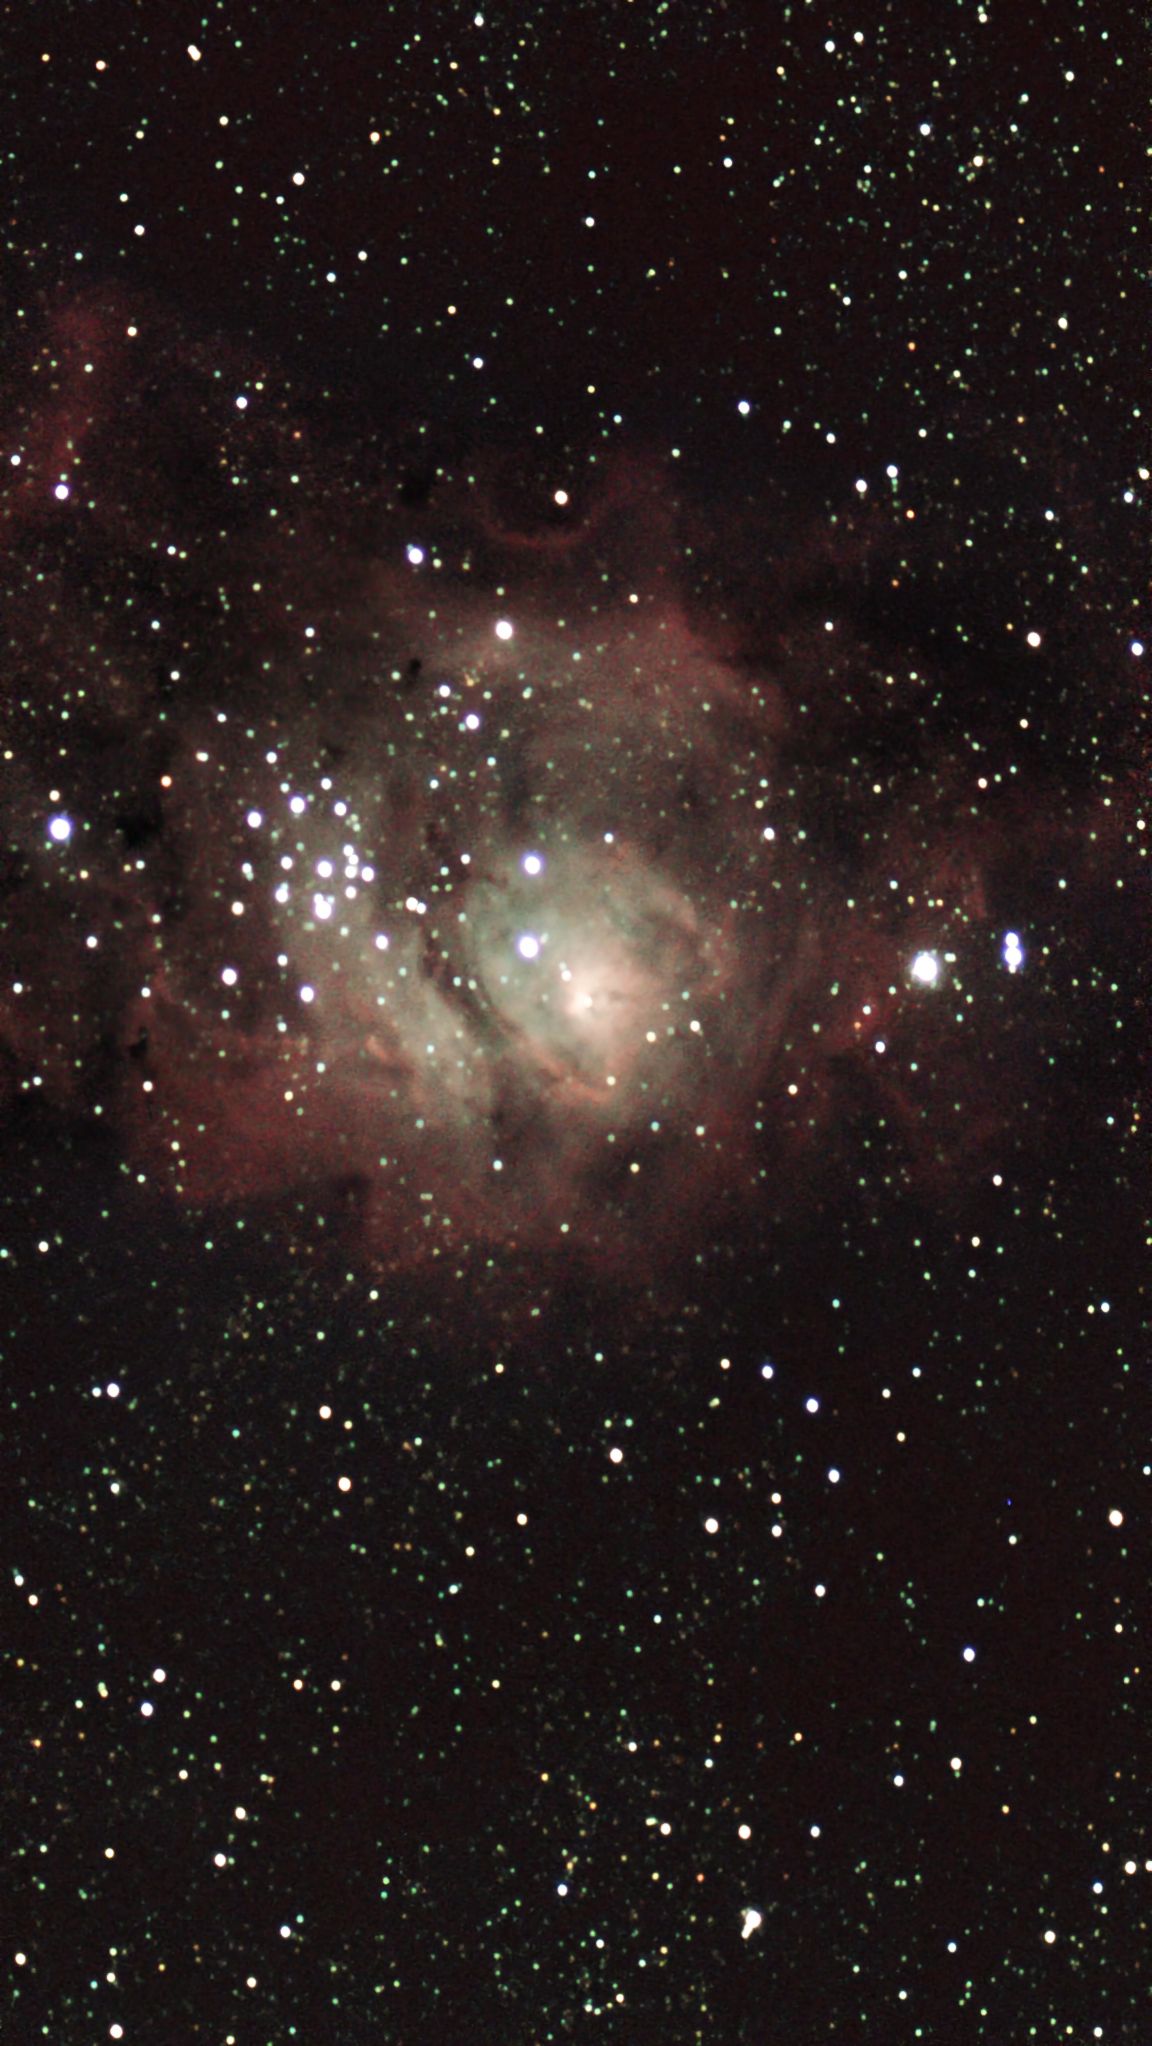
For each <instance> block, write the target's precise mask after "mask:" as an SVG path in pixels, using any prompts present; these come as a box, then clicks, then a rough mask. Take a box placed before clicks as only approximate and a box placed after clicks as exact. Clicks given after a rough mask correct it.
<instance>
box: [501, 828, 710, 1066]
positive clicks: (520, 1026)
mask: <svg viewBox="0 0 1152 2046" xmlns="http://www.w3.org/2000/svg"><path fill="white" fill-rule="evenodd" d="M525 866H526V863H525V862H521V863H520V867H519V868H517V867H516V866H514V865H510V867H509V869H508V870H507V872H506V874H505V875H503V876H500V877H497V878H495V879H493V880H492V881H488V882H485V883H483V884H482V885H481V886H480V887H479V888H477V889H476V890H475V891H474V894H473V896H472V899H471V901H470V903H469V910H468V927H469V930H470V933H471V944H472V947H473V950H472V953H471V957H470V962H469V963H470V966H471V969H472V971H473V973H474V975H475V976H476V978H477V981H478V983H479V985H480V986H481V987H482V988H483V990H484V993H485V996H486V999H487V1001H488V1002H489V1003H490V1005H491V1008H492V1010H493V1013H494V1014H495V1016H496V1017H497V1018H498V1020H499V1024H500V1027H501V1028H502V1030H503V1031H504V1032H505V1033H507V1035H508V1037H509V1039H510V1040H514V1041H515V1042H516V1044H517V1046H518V1048H519V1050H520V1052H521V1053H522V1054H523V1055H526V1056H527V1057H528V1059H529V1062H530V1063H533V1064H535V1065H536V1066H537V1067H538V1068H539V1069H540V1070H541V1072H543V1073H546V1074H548V1075H550V1076H551V1077H553V1078H562V1077H570V1078H572V1079H573V1080H577V1081H579V1082H581V1083H582V1084H583V1085H584V1086H591V1087H592V1088H593V1089H596V1088H598V1087H600V1086H615V1085H616V1084H617V1082H618V1081H619V1080H620V1079H621V1078H622V1077H624V1076H626V1075H627V1073H628V1071H629V1070H630V1069H631V1067H632V1066H633V1064H634V1063H635V1061H636V1059H637V1058H638V1057H640V1056H641V1055H642V1054H646V1053H647V1052H649V1051H650V1050H651V1048H652V1047H655V1046H659V1045H662V1044H664V1043H666V1042H667V1040H668V1039H669V1038H670V1037H673V1036H677V1037H678V1036H681V1035H682V1033H683V1032H684V1031H685V1030H686V1028H687V1023H688V1014H687V1009H686V1004H689V1003H690V1000H691V997H692V995H693V993H694V992H697V991H700V989H701V983H702V982H704V981H707V980H708V979H709V978H710V977H711V976H712V974H713V971H714V968H713V963H712V960H711V953H710V947H709V945H708V943H707V942H706V940H705V939H704V937H703V935H702V934H701V932H700V931H699V929H698V925H697V919H696V916H695V913H694V911H693V909H692V907H691V905H690V903H689V902H688V901H687V899H686V897H685V896H684V895H683V894H682V893H680V892H679V891H678V890H677V889H676V888H675V887H674V886H673V885H672V884H671V883H670V882H668V881H667V880H665V879H664V878H663V877H662V876H661V875H660V874H659V873H657V872H654V871H653V870H652V869H651V868H650V867H648V866H646V865H645V864H644V862H643V861H642V860H640V859H639V858H638V857H637V856H636V855H635V854H634V853H633V851H632V849H631V848H629V847H628V846H627V845H616V844H604V845H596V844H595V843H593V844H584V845H579V846H576V847H570V848H566V849H565V850H564V851H563V852H561V853H560V854H558V855H557V856H555V857H552V858H550V859H549V860H548V861H547V863H546V865H544V864H543V863H541V864H539V865H534V866H533V867H532V868H528V869H527V871H525Z"/></svg>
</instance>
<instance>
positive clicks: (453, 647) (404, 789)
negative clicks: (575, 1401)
mask: <svg viewBox="0 0 1152 2046" xmlns="http://www.w3.org/2000/svg"><path fill="white" fill-rule="evenodd" d="M27 351H28V352H27V357H26V360H25V361H24V363H23V365H22V366H21V365H17V366H16V369H15V370H14V371H13V374H12V377H11V380H10V385H9V388H8V391H7V404H6V411H5V422H4V432H5V438H6V446H5V450H4V453H5V456H6V462H7V466H6V469H5V472H4V473H5V485H4V490H5V495H4V499H3V505H2V515H3V520H4V527H5V533H6V541H7V550H8V560H9V582H10V593H11V596H12V606H11V615H12V628H11V632H10V636H9V644H8V649H7V654H6V661H5V672H4V676H3V696H2V708H3V735H4V760H5V769H6V776H7V784H6V786H7V797H8V802H7V811H8V817H9V830H8V849H7V865H6V871H5V874H4V876H3V888H4V895H3V915H4V938H5V952H6V958H7V961H8V963H9V965H10V967H11V971H10V973H9V974H8V975H7V976H6V985H5V989H4V993H3V1000H2V1005H0V1044H2V1049H3V1068H2V1070H3V1089H4V1098H5V1100H6V1101H7V1104H8V1107H9V1110H10V1111H14V1109H15V1107H16V1105H17V1104H19V1103H20V1102H26V1101H28V1100H29V1099H31V1100H34V1101H36V1100H38V1101H40V1102H42V1103H46V1104H48V1105H50V1106H51V1107H52V1108H53V1109H54V1110H55V1111H56V1112H58V1113H63V1114H66V1115H71V1116H74V1117H75V1118H77V1119H78V1121H83V1120H84V1119H85V1118H87V1119H89V1120H92V1119H97V1118H98V1119H100V1120H101V1126H102V1127H103V1128H104V1129H106V1130H110V1131H112V1132H113V1136H114V1141H115V1142H116V1143H117V1145H118V1146H119V1147H120V1149H121V1151H122V1154H123V1157H124V1159H125V1161H126V1163H127V1164H128V1165H129V1166H130V1168H131V1169H132V1170H133V1171H134V1172H135V1174H136V1175H137V1177H138V1178H140V1179H143V1180H144V1181H146V1182H159V1183H160V1184H161V1185H162V1186H163V1187H165V1188H166V1189H168V1191H169V1192H170V1194H171V1195H172V1196H173V1197H174V1198H177V1199H179V1200H180V1201H182V1202H185V1203H191V1204H194V1205H198V1206H204V1207H212V1206H220V1205H224V1206H227V1207H231V1208H233V1209H234V1208H235V1207H236V1206H237V1204H240V1203H243V1202H263V1203H266V1204H269V1205H272V1206H278V1207H279V1209H280V1211H281V1213H282V1214H284V1215H286V1216H288V1217H289V1218H290V1217H291V1215H293V1214H300V1213H303V1212H304V1211H308V1212H310V1213H312V1214H317V1213H319V1214H320V1215H321V1216H322V1217H324V1218H327V1217H329V1216H330V1217H333V1218H335V1219H334V1222H333V1228H334V1229H335V1230H336V1232H337V1234H338V1235H339V1237H340V1240H342V1241H348V1240H349V1239H351V1240H352V1242H353V1243H354V1247H355V1249H356V1250H357V1252H358V1253H359V1254H360V1255H363V1256H364V1257H366V1258H368V1259H370V1260H371V1261H373V1262H375V1263H377V1264H380V1265H385V1266H389V1267H391V1268H393V1269H397V1270H399V1269H408V1270H411V1269H415V1268H418V1269H420V1270H421V1271H423V1272H429V1271H430V1272H433V1273H435V1272H436V1271H437V1270H439V1269H444V1270H452V1271H453V1272H457V1273H460V1272H464V1271H467V1270H473V1271H474V1270H476V1269H478V1268H481V1269H483V1268H490V1267H491V1266H493V1265H494V1264H499V1265H502V1266H503V1267H504V1268H505V1269H510V1268H511V1266H512V1264H513V1263H514V1262H515V1261H516V1260H519V1261H520V1262H521V1264H522V1265H523V1263H524V1261H527V1264H528V1265H529V1266H530V1267H531V1268H532V1269H533V1270H534V1271H536V1272H540V1271H542V1270H543V1269H544V1267H545V1266H546V1265H547V1264H548V1263H549V1262H550V1261H559V1263H560V1264H562V1265H565V1266H569V1267H573V1266H581V1267H584V1266H590V1267H592V1268H593V1269H595V1270H597V1271H600V1272H605V1271H610V1272H612V1273H615V1274H618V1275H620V1276H621V1277H623V1278H624V1279H628V1278H636V1277H642V1278H643V1279H644V1280H645V1282H646V1281H647V1279H648V1278H649V1277H650V1275H651V1274H652V1273H653V1271H655V1270H656V1269H657V1267H658V1266H660V1265H664V1266H667V1265H669V1264H671V1263H675V1261H676V1260H677V1259H679V1258H681V1257H683V1256H684V1255H686V1254H688V1248H689V1246H692V1245H695V1246H697V1247H698V1246H699V1245H700V1244H701V1243H706V1242H708V1241H712V1242H716V1241H718V1240H720V1239H721V1238H722V1237H723V1236H724V1235H725V1234H730V1233H731V1232H732V1231H733V1230H735V1229H738V1228H740V1227H743V1226H750V1227H752V1228H753V1229H760V1228H762V1227H763V1226H764V1216H765V1214H766V1213H767V1212H768V1211H769V1210H770V1209H773V1208H774V1209H775V1210H777V1211H778V1210H779V1209H780V1208H781V1206H783V1205H786V1204H788V1203H793V1204H794V1203H796V1202H797V1201H800V1200H802V1199H803V1198H804V1197H805V1190H806V1189H808V1190H809V1191H810V1190H811V1189H812V1188H814V1187H818V1186H819V1185H820V1183H821V1174H822V1172H824V1171H826V1170H827V1169H829V1161H834V1160H835V1159H836V1158H837V1157H839V1158H840V1159H841V1161H843V1159H844V1156H845V1146H846V1145H850V1141H851V1140H850V1138H849V1136H848V1135H847V1132H849V1131H850V1130H851V1129H852V1128H853V1127H855V1126H856V1125H857V1124H858V1123H859V1121H860V1119H861V1118H862V1117H864V1118H866V1119H870V1121H871V1124H872V1126H873V1127H874V1128H875V1129H880V1130H883V1131H885V1132H886V1133H888V1135H889V1136H891V1137H892V1138H893V1140H894V1141H896V1142H897V1143H898V1144H899V1146H900V1147H902V1158H903V1163H902V1164H901V1166H900V1167H899V1169H900V1170H901V1171H902V1172H904V1173H906V1174H908V1175H911V1176H912V1177H913V1178H914V1177H915V1175H916V1174H917V1173H921V1174H928V1173H934V1174H937V1175H939V1174H940V1173H941V1172H944V1173H947V1172H954V1171H957V1170H961V1169H963V1164H964V1161H965V1160H966V1159H969V1158H970V1157H971V1156H972V1153H973V1147H974V1145H975V1144H977V1143H978V1142H979V1141H981V1140H982V1139H983V1137H984V1136H985V1135H986V1134H987V1132H989V1131H990V1130H991V1131H995V1130H997V1129H1002V1128H1003V1126H1004V1120H1005V1117H1006V1114H1007V1113H1008V1110H1009V1105H1010V1101H1011V1098H1012V1093H1013V1089H1014V1088H1015V1087H1016V1086H1018V1084H1019V1068H1018V1057H1017V1054H1016V1053H1015V1052H1014V1051H1013V1050H1012V1049H1011V1047H1010V1046H1007V1038H1006V1037H1005V1034H1004V1033H1003V1032H1001V1033H1000V1039H1001V1040H1002V1041H997V1037H996V1033H992V1032H989V1031H988V1030H985V1031H984V1033H983V1035H982V1037H980V1038H979V1040H978V1048H977V1052H976V1054H975V1055H974V1052H973V1045H974V1043H975V1042H977V1040H975V1039H974V1036H973V1029H972V1027H971V1015H970V1012H971V1009H972V1003H973V1000H974V993H975V995H978V996H979V998H980V1010H979V1016H980V1017H981V1018H983V1017H987V1016H989V1015H990V1014H991V1013H992V1000H993V994H992V991H993V989H994V988H995V987H996V986H1002V985H1003V982H1004V976H1005V973H1006V972H1008V971H1011V972H1013V973H1015V971H1016V970H1017V968H1018V967H1020V966H1021V965H1023V964H1024V962H1025V961H1026V959H1027V953H1028V945H1029V943H1030V939H1028V937H1027V935H1025V937H1024V938H1022V937H1021V935H1020V933H1019V932H1018V931H1015V930H1012V931H1011V933H1010V935H1011V938H1012V940H1013V943H1014V945H1015V948H1016V949H1015V950H1014V951H1013V952H1011V954H1010V955H1008V954H1007V953H1006V952H1005V944H1006V937H1005V928H1006V925H1005V918H1006V916H1007V915H1008V914H1009V913H1010V909H1011V900H1012V895H1011V879H1010V876H1011V872H1012V870H1013V867H1014V865H1015V867H1016V868H1019V864H1020V861H1021V859H1022V858H1023V857H1027V858H1030V859H1032V860H1033V861H1035V860H1040V859H1044V858H1047V857H1048V856H1049V854H1050V851H1051V848H1052V846H1053V844H1054V843H1057V842H1060V843H1063V844H1070V843H1078V844H1083V843H1085V842H1086V841H1087V840H1088V839H1089V838H1091V839H1092V840H1093V843H1095V844H1097V845H1099V844H1103V843H1104V842H1105V841H1106V840H1107V839H1108V833H1109V832H1110V831H1111V832H1112V833H1113V836H1114V833H1115V830H1116V829H1117V828H1118V820H1119V814H1120V812H1119V808H1113V809H1111V811H1110V813H1109V816H1106V812H1108V809H1109V802H1110V799H1108V802H1106V803H1105V805H1104V806H1103V807H1100V805H1099V804H1095V805H1093V803H1092V802H1091V801H1089V799H1088V798H1086V797H1084V796H1078V797H1076V799H1075V800H1073V798H1072V797H1071V796H1070V795H1069V791H1068V789H1067V787H1065V786H1063V785H1060V784H1059V783H1057V782H1056V781H1054V780H1053V778H1052V776H1051V775H1049V776H1048V780H1047V782H1045V781H1044V780H1043V778H1042V776H1041V774H1040V772H1039V769H1038V767H1037V763H1036V757H1035V756H1033V757H1032V759H1031V762H1030V763H1029V761H1028V759H1027V756H1026V750H1025V749H1026V747H1027V741H1026V739H1024V738H1023V737H1022V734H1023V733H1024V732H1025V731H1026V729H1027V726H1028V719H1027V718H1020V717H1019V716H1017V715H1016V712H1017V711H1018V709H1019V707H1020V702H1021V700H1022V699H1021V698H1020V697H1019V696H1015V697H1014V696H1013V694H1012V691H1013V689H1014V688H1016V687H1017V686H1019V687H1020V688H1023V686H1024V684H1022V683H1021V684H1019V685H1017V683H1016V682H1015V681H1014V680H1013V675H1014V673H1015V671H1011V672H1008V671H1005V672H1006V674H1007V680H1005V679H1004V678H1003V677H1001V678H1000V680H999V681H998V685H997V690H996V691H992V692H990V693H989V694H988V696H987V698H986V699H983V700H982V699H981V698H980V696H979V693H978V691H975V692H974V691H973V688H972V686H971V685H969V684H966V685H965V687H966V689H967V691H968V693H967V695H966V697H965V698H964V699H963V701H964V703H965V706H966V709H965V717H966V718H967V720H968V724H967V725H964V719H963V718H960V717H958V715H957V712H956V709H955V703H956V701H957V700H958V698H957V693H956V689H955V685H953V695H952V697H951V698H949V695H948V689H947V686H946V685H947V683H948V680H949V671H948V670H947V668H944V667H941V666H940V664H939V660H938V657H937V656H935V655H934V653H933V647H934V645H935V643H936V638H937V637H938V635H935V621H934V620H933V621H932V622H931V625H930V627H929V628H928V629H925V628H924V626H923V623H921V624H920V625H919V626H918V627H916V628H915V630H914V629H913V627H912V626H911V625H910V623H909V617H908V614H907V613H899V612H897V611H895V610H894V608H893V607H895V605H896V603H897V599H896V598H895V597H894V596H892V595H891V593H892V592H895V591H899V590H900V589H901V587H902V585H905V584H907V583H908V581H909V580H910V579H912V580H914V576H913V574H912V571H913V570H914V567H915V564H914V562H913V563H912V564H911V568H910V564H909V557H908V540H907V536H906V532H905V531H904V530H903V528H902V527H901V524H900V522H899V520H898V519H897V518H896V516H895V515H894V514H888V513H884V514H881V513H879V512H877V511H875V510H871V509H863V508H857V507H855V506H852V507H848V508H843V507H842V508H841V509H839V510H836V511H835V512H833V513H828V512H827V511H823V510H820V509H818V508H817V509H815V510H814V509H813V508H812V507H811V506H809V507H806V508H801V509H800V510H798V509H797V507H796V505H795V503H794V502H793V503H790V504H787V505H785V504H784V502H783V500H782V498H781V497H780V495H779V493H775V494H773V493H772V492H769V491H768V490H765V491H764V492H763V493H762V496H761V498H760V500H759V501H757V502H746V503H745V504H743V505H742V506H736V505H733V504H731V503H723V504H720V503H719V502H718V501H714V502H712V503H711V504H707V503H704V502H701V501H699V500H696V501H694V500H693V499H692V497H691V494H690V493H685V492H684V491H683V490H682V488H681V487H680V486H679V485H678V484H677V483H676V481H675V480H674V478H673V476H672V474H671V472H670V467H669V465H667V464H665V463H662V462H661V461H659V460H657V459H655V458H653V457H652V456H650V455H639V454H637V453H636V452H635V451H633V452H631V453H630V454H628V455H626V456H625V455H622V454H621V455H616V456H614V457H613V458H612V459H611V460H608V459H605V458H604V457H603V456H601V455H599V454H597V453H595V452H593V453H591V454H586V455H585V456H583V457H581V458H580V460H579V461H577V460H576V459H575V458H573V457H568V458H566V459H565V461H564V462H563V463H562V464H556V463H555V462H552V463H550V461H549V460H548V459H547V458H543V457H541V458H537V457H535V456H533V457H530V458H529V457H524V456H521V457H518V458H513V457H512V456H510V455H509V453H508V451H507V450H497V449H494V448H487V449H483V448H476V447H475V446H468V447H466V448H464V449H463V450H461V449H459V448H457V449H454V450H452V449H445V448H443V447H442V448H441V449H440V450H439V452H437V451H436V450H435V447H434V438H435V437H434V436H433V435H431V434H429V432H428V431H427V430H419V431H417V430H413V431H412V432H410V433H409V434H408V435H407V436H405V435H403V434H394V435H392V436H391V438H381V439H380V441H379V442H378V443H374V444H372V445H371V446H370V447H368V448H367V450H366V449H365V446H364V445H363V444H362V443H359V444H357V445H356V446H354V447H349V446H347V445H346V444H342V443H341V441H340V437H339V435H338V434H335V433H334V434H333V435H332V437H331V438H330V439H328V440H325V439H324V438H323V436H322V435H321V434H320V433H319V432H318V430H317V429H316V426H315V424H314V423H313V422H314V413H315V407H310V406H309V405H308V404H307V403H306V402H304V400H302V399H301V398H300V397H299V396H298V395H297V394H295V393H294V392H292V391H291V390H290V389H289V388H288V387H287V386H286V385H284V384H282V383H279V384H278V383H277V382H276V380H275V379H274V378H272V377H271V376H270V373H268V372H266V371H265V372H258V371H257V370H256V368H255V367H254V366H253V365H252V364H251V363H249V362H246V361H244V360H243V359H241V358H238V357H234V356H229V355H228V353H227V351H225V350H223V349H221V348H220V347H219V346H216V347H213V348H209V347H207V346H206V345H205V344H199V345H193V344H192V343H191V342H190V341H189V340H188V339H187V338H186V337H185V336H184V335H182V334H180V333H177V332H175V331H173V330H172V329H171V328H170V327H169V326H168V325H166V323H165V321H164V319H163V317H162V316H161V315H159V314H157V313H155V312H153V313H151V314H150V315H149V316H147V317H142V316H141V315H139V314H138V313H137V314H136V315H135V316H134V317H129V315H128V314H127V312H126V311H125V309H124V308H123V307H122V306H120V305H118V304H116V303H115V302H99V301H96V300H85V301H72V302H70V303H67V304H64V305H57V306H55V307H50V308H47V309H46V310H45V312H44V314H43V316H42V320H41V325H40V328H39V330H38V332H37V334H36V335H34V336H31V337H30V339H29V341H28V344H27ZM557 475H559V476H560V477H561V479H562V481H563V485H564V487H563V488H562V489H561V488H559V487H557V481H556V479H557ZM881 587H883V588H886V589H887V590H888V592H889V593H890V594H889V596H888V598H887V599H886V600H885V602H884V603H881V602H879V601H878V598H877V590H878V588H881ZM894 649H895V651H894ZM934 658H936V659H937V666H936V668H935V669H934V668H933V666H932V662H933V659H934ZM1021 672H1023V671H1021ZM1029 686H1031V685H1030V684H1029ZM962 726H963V727H964V729H963V733H962V732H961V727H962ZM968 726H972V727H974V728H975V729H976V732H977V736H976V737H975V738H973V737H972V735H971V731H970V730H969V729H968ZM1018 754H1019V756H1020V757H1021V758H1022V759H1024V760H1025V768H1026V771H1025V772H1024V773H1023V774H1021V775H1020V776H1019V777H1017V769H1016V764H1015V763H1016V758H1017V755H1018ZM986 761H987V762H988V763H989V764H990V765H991V767H992V772H990V773H985V772H982V771H981V770H982V769H983V767H984V765H985V762H986ZM1090 826H1091V829H1090V828H1089V827H1090ZM1109 842H1110V841H1109ZM1025 848H1027V852H1025ZM1006 1046H1007V1048H1006ZM869 1141H871V1140H870V1139H869ZM847 1169H851V1168H847ZM285 1226H290V1222H289V1223H286V1224H285ZM694 1254H698V1250H697V1253H694Z"/></svg>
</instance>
